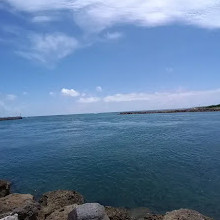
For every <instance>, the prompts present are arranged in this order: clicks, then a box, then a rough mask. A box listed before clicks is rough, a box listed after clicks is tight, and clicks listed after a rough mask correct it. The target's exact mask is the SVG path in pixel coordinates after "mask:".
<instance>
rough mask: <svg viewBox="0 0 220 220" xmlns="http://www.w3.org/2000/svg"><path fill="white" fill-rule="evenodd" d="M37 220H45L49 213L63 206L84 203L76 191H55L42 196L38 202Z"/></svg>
mask: <svg viewBox="0 0 220 220" xmlns="http://www.w3.org/2000/svg"><path fill="white" fill-rule="evenodd" d="M39 203H40V205H41V211H40V212H39V219H41V220H43V219H46V218H47V217H48V216H49V215H50V214H51V213H53V212H55V211H56V210H58V209H61V208H63V207H65V206H69V205H73V204H82V203H84V198H83V196H82V195H81V194H79V193H78V192H76V191H70V190H57V191H52V192H48V193H45V194H43V196H42V197H41V199H40V200H39Z"/></svg>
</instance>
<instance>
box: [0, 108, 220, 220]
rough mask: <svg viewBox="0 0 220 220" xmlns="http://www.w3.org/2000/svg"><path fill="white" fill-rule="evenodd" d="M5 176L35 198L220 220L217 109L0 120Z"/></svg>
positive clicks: (1, 161) (0, 157)
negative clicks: (54, 194) (54, 196)
mask: <svg viewBox="0 0 220 220" xmlns="http://www.w3.org/2000/svg"><path fill="white" fill-rule="evenodd" d="M0 178H5V179H8V180H11V181H13V183H14V185H13V188H14V191H16V192H22V193H32V194H34V195H36V196H38V195H40V194H41V193H43V192H46V191H50V190H55V189H73V190H77V191H79V192H81V193H82V194H83V195H84V196H85V198H86V200H87V201H92V202H94V201H98V202H100V203H102V204H104V205H112V206H124V207H130V208H132V207H140V206H142V207H148V208H150V209H152V210H154V211H158V212H165V211H168V210H173V209H178V208H191V209H196V210H198V211H200V212H202V213H204V214H206V215H209V216H212V217H215V218H216V219H220V113H219V112H216V113H215V112H214V113H178V114H149V115H118V114H116V113H115V114H89V115H68V116H51V117H32V118H24V119H23V120H17V121H2V122H0Z"/></svg>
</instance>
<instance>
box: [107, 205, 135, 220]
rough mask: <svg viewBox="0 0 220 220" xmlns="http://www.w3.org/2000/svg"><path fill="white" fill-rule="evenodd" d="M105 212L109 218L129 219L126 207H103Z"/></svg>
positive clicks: (114, 219) (115, 219) (113, 219)
mask: <svg viewBox="0 0 220 220" xmlns="http://www.w3.org/2000/svg"><path fill="white" fill-rule="evenodd" d="M105 212H106V214H107V216H108V217H109V219H110V220H130V219H131V216H130V214H129V213H128V211H127V209H124V208H115V207H111V206H106V207H105Z"/></svg>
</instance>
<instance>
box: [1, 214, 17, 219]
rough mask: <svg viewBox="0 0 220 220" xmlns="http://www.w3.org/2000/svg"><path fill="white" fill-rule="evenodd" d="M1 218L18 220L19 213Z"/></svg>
mask: <svg viewBox="0 0 220 220" xmlns="http://www.w3.org/2000/svg"><path fill="white" fill-rule="evenodd" d="M0 220H18V214H14V215H10V216H6V217H4V218H1V219H0Z"/></svg>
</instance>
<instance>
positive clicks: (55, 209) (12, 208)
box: [0, 180, 213, 220]
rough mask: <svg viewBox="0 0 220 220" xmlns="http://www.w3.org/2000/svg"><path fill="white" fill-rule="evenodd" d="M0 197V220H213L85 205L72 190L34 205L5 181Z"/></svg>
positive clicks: (0, 183) (190, 214)
mask: <svg viewBox="0 0 220 220" xmlns="http://www.w3.org/2000/svg"><path fill="white" fill-rule="evenodd" d="M0 195H1V198H0V220H213V219H212V218H209V217H206V216H204V215H202V214H200V213H199V212H197V211H194V210H190V209H179V210H174V211H171V212H167V213H165V214H163V215H161V214H155V213H152V212H151V211H150V210H149V209H147V208H138V209H133V210H127V209H125V208H116V207H111V206H106V207H104V206H102V205H101V204H99V203H85V200H84V198H83V196H82V195H81V194H80V193H78V192H76V191H71V190H57V191H52V192H48V193H45V194H43V195H42V196H41V198H40V199H39V201H36V200H35V199H34V197H33V196H32V195H30V194H18V193H13V194H10V182H8V181H5V180H0Z"/></svg>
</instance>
